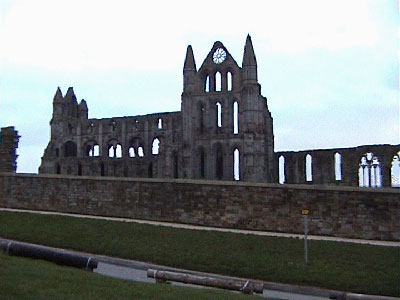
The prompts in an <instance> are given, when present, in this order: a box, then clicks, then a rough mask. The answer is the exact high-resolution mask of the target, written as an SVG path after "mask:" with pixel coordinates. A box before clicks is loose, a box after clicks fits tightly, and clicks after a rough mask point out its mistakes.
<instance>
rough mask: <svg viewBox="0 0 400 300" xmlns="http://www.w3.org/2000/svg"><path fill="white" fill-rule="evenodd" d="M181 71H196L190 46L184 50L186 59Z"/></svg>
mask: <svg viewBox="0 0 400 300" xmlns="http://www.w3.org/2000/svg"><path fill="white" fill-rule="evenodd" d="M183 70H191V71H196V62H195V61H194V55H193V49H192V46H191V45H189V46H188V47H187V50H186V57H185V63H184V66H183Z"/></svg>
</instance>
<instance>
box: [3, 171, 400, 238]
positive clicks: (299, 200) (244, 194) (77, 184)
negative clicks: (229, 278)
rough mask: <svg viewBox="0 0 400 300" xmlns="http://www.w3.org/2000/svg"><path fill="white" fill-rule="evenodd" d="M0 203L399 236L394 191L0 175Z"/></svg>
mask: <svg viewBox="0 0 400 300" xmlns="http://www.w3.org/2000/svg"><path fill="white" fill-rule="evenodd" d="M0 190H1V191H2V192H1V193H0V206H2V207H12V208H26V209H40V210H51V211H60V212H72V213H84V214H93V215H106V216H119V217H131V218H139V219H150V220H160V221H168V222H180V223H189V224H198V225H206V226H218V227H228V228H241V229H256V230H268V231H278V232H291V233H302V228H303V224H302V215H301V210H302V209H309V210H310V215H309V229H310V232H309V233H310V234H314V235H329V236H339V237H346V238H362V239H378V240H399V237H400V232H399V229H400V226H399V225H400V224H399V222H400V221H399V220H400V201H399V196H400V190H397V189H387V188H381V189H372V188H365V189H362V188H354V187H331V186H316V185H291V184H287V185H279V184H260V183H245V182H239V183H238V182H226V181H203V180H202V181H200V180H182V179H147V178H143V179H131V178H116V177H88V176H80V177H79V176H66V175H47V174H46V175H27V174H10V173H0Z"/></svg>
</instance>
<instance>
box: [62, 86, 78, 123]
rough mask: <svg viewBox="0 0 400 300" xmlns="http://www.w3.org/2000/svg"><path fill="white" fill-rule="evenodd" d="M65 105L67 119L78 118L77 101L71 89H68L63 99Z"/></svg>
mask: <svg viewBox="0 0 400 300" xmlns="http://www.w3.org/2000/svg"><path fill="white" fill-rule="evenodd" d="M64 100H65V103H66V105H67V111H66V113H67V116H68V117H78V101H77V100H76V96H75V93H74V89H73V88H72V87H69V88H68V91H67V94H65V97H64Z"/></svg>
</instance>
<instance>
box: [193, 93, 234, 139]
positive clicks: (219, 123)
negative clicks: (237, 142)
mask: <svg viewBox="0 0 400 300" xmlns="http://www.w3.org/2000/svg"><path fill="white" fill-rule="evenodd" d="M206 114H207V112H206V109H205V106H204V104H202V103H200V105H199V129H200V133H201V134H203V133H204V128H205V123H206V122H205V118H206ZM223 124H224V122H223V107H222V103H221V102H220V101H217V102H216V103H215V128H217V132H219V131H220V130H221V128H222V127H223ZM232 133H233V134H238V133H239V102H238V101H236V100H235V101H234V102H233V103H232Z"/></svg>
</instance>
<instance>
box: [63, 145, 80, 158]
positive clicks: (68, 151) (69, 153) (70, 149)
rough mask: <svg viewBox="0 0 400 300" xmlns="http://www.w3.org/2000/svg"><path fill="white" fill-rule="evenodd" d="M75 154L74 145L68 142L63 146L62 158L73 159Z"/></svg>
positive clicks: (75, 148)
mask: <svg viewBox="0 0 400 300" xmlns="http://www.w3.org/2000/svg"><path fill="white" fill-rule="evenodd" d="M76 153H77V147H76V144H75V143H74V142H72V141H68V142H66V143H65V144H64V156H65V157H75V156H76Z"/></svg>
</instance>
